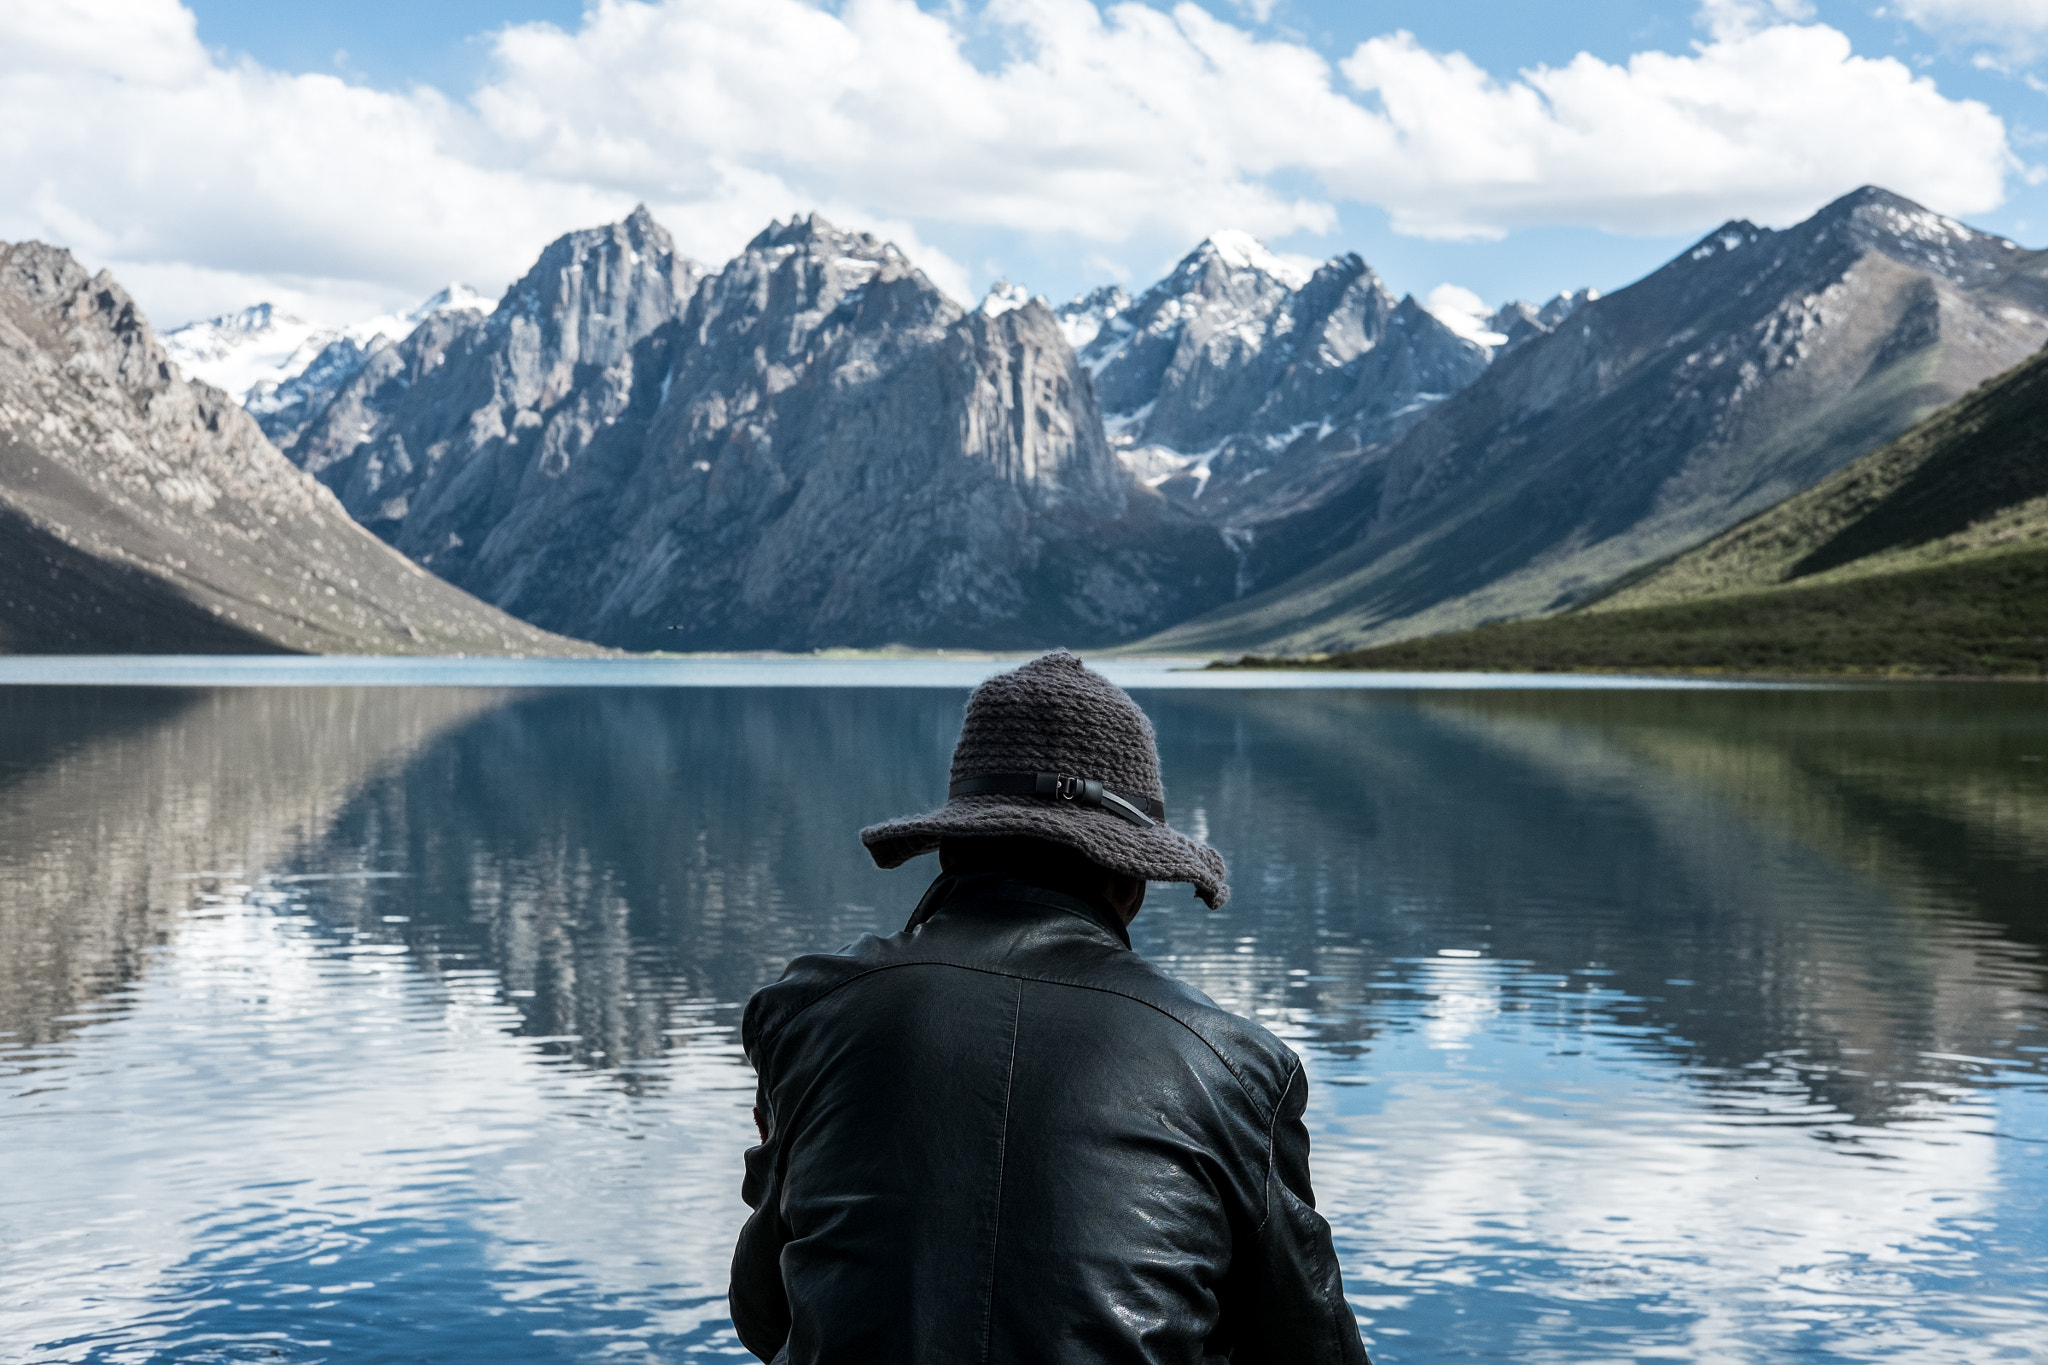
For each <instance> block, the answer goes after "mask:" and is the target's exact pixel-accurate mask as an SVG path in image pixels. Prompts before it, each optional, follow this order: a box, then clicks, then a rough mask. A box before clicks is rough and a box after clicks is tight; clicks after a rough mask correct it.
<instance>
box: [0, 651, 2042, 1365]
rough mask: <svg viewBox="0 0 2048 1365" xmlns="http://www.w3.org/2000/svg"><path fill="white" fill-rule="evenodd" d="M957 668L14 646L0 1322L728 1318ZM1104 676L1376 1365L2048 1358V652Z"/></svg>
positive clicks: (724, 1349)
mask: <svg viewBox="0 0 2048 1365" xmlns="http://www.w3.org/2000/svg"><path fill="white" fill-rule="evenodd" d="M250 680H251V679H243V681H250ZM254 680H255V681H261V680H262V679H261V678H257V679H254ZM295 680H296V681H300V682H308V681H318V680H319V679H318V678H317V677H311V676H309V677H301V678H297V679H295ZM755 681H759V680H758V679H756V680H755ZM955 681H959V680H955ZM1132 681H1134V682H1137V681H1142V679H1139V678H1133V679H1132ZM1153 681H1155V682H1157V681H1165V679H1162V678H1154V679H1153ZM964 696H965V693H964V691H963V690H962V689H961V688H960V687H959V686H951V687H942V688H930V689H918V688H877V687H844V686H842V687H762V686H751V687H689V688H637V689H636V688H605V689H592V688H576V689H569V690H558V691H552V692H537V691H519V690H483V689H475V688H460V687H432V688H423V687H411V688H390V687H386V688H374V687H355V688H348V687H333V688H329V687H314V686H299V687H247V686H243V687H234V688H220V689H203V688H187V689H152V688H142V687H126V688H87V687H64V688H57V687H28V686H17V687H7V688H0V1360H6V1361H10V1362H13V1361H35V1362H41V1361H170V1360H177V1361H292V1362H297V1361H347V1362H365V1361H407V1362H412V1361H437V1362H438V1361H465V1362H473V1361H491V1362H498V1361H505V1362H517V1361H527V1360H534V1361H542V1360H545V1361H555V1360H578V1361H598V1360H603V1361H636V1360H673V1359H682V1358H687V1357H690V1356H692V1355H720V1354H727V1355H729V1354H733V1353H736V1352H737V1351H738V1347H737V1345H736V1343H735V1342H734V1340H733V1337H732V1334H731V1331H730V1329H729V1327H728V1326H727V1323H726V1321H725V1316H724V1306H723V1302H722V1300H723V1294H724V1288H725V1266H726V1259H727V1256H728V1252H729V1247H730V1244H731V1239H732V1236H733V1234H734V1232H735V1231H736V1229H737V1228H738V1226H739V1223H740V1221H741V1216H742V1214H743V1213H744V1209H743V1207H742V1205H741V1204H740V1202H739V1199H738V1194H737V1190H738V1182H739V1174H740V1156H739V1154H740V1151H741V1150H742V1148H743V1147H744V1146H745V1144H746V1143H747V1142H748V1141H749V1140H750V1138H751V1125H750V1123H749V1120H748V1116H747V1105H748V1103H749V1101H750V1073H749V1072H748V1071H747V1070H746V1067H745V1063H744V1061H743V1059H742V1058H741V1056H740V1054H739V1050H738V1046H737V1041H736V1030H737V1025H738V1020H739V1011H740V1006H741V1003H742V1002H743V1001H744V1000H745V999H746V997H747V995H748V993H749V992H751V991H752V990H753V989H754V988H755V987H756V986H758V985H760V984H761V983H763V982H765V981H768V980H771V979H772V978H773V977H774V976H775V975H776V974H777V973H778V972H779V971H780V969H781V967H782V964H783V963H784V962H785V961H786V960H787V959H788V958H789V957H791V956H793V955H795V954H797V953H799V952H802V951H806V950H810V949H815V948H819V947H827V948H829V947H833V946H837V945H838V944H841V943H843V942H845V941H846V940H848V939H850V938H851V937H853V936H854V935H856V934H858V933H861V932H864V931H868V930H880V931H884V932H887V931H891V930H894V929H895V928H897V927H899V926H900V924H901V922H902V920H903V918H904V916H905V915H906V913H907V912H908V910H909V907H910V906H911V904H912V903H913V902H914V901H915V900H916V898H917V895H918V893H919V892H920V891H921V890H922V889H923V885H924V879H925V876H926V875H928V873H927V870H926V869H925V868H923V867H920V866H916V865H913V867H912V868H907V869H904V870H901V871H899V872H895V873H882V872H878V871H876V870H875V869H874V868H873V867H872V866H870V865H868V863H867V859H866V856H865V854H864V853H863V852H862V850H861V848H860V846H859V844H858V842H857V841H856V839H855V838H854V831H855V830H856V829H857V828H858V827H859V826H860V825H862V824H864V823H867V822H870V821H873V820H876V819H879V818H881V817H884V816H887V815H890V814H895V813H898V812H902V811H907V810H912V809H918V808H922V807H924V806H926V805H929V804H931V803H932V802H934V801H935V800H936V798H937V797H938V795H939V794H940V792H941V790H942V787H943V781H944V772H945V761H946V756H947V754H948V751H949V750H950V747H951V744H952V740H953V737H954V735H955V733H956V731H957V728H958V723H959V714H960V707H961V704H962V701H963V700H964ZM1139 696H1140V700H1141V701H1143V702H1144V703H1145V705H1146V706H1147V708H1148V709H1149V710H1150V711H1151V713H1152V715H1153V717H1154V720H1155V722H1156V723H1157V726H1158V730H1159V734H1160V740H1161V745H1162V749H1163V751H1164V756H1165V761H1166V767H1167V776H1168V782H1169V797H1170V800H1169V803H1168V804H1169V809H1170V811H1171V814H1172V818H1173V820H1174V822H1175V823H1176V824H1179V825H1181V826H1183V827H1186V828H1189V829H1192V830H1193V831H1195V832H1196V833H1198V834H1203V835H1205V836H1206V837H1207V838H1209V839H1210V840H1211V841H1213V842H1214V843H1215V844H1217V845H1218V846H1219V847H1220V848H1222V849H1223V850H1224V852H1225V853H1226V854H1227V855H1228V857H1229V858H1230V861H1231V865H1232V869H1233V873H1234V877H1233V880H1234V882H1235V885H1236V890H1237V898H1236V899H1235V900H1234V901H1232V903H1231V904H1230V905H1229V906H1228V907H1227V908H1226V909H1225V910H1224V911H1222V912H1210V911H1208V910H1206V909H1205V908H1204V907H1203V906H1202V905H1201V904H1200V903H1199V902H1197V901H1195V900H1194V899H1192V897H1191V896H1190V895H1188V893H1186V892H1185V891H1184V890H1182V889H1171V890H1169V889H1166V888H1158V889H1155V892H1154V896H1153V898H1152V900H1151V902H1150V904H1149V905H1148V907H1147V909H1146V911H1145V913H1144V914H1143V915H1142V916H1141V917H1140V918H1139V920H1138V921H1137V924H1136V925H1135V926H1134V932H1135V937H1136V940H1137V943H1138V946H1139V948H1140V950H1141V951H1144V952H1146V953H1148V954H1150V955H1152V956H1154V957H1155V958H1158V959H1161V960H1164V961H1166V962H1169V963H1170V964H1171V965H1172V969H1173V970H1175V971H1177V972H1178V973H1179V974H1181V975H1183V976H1185V977H1187V978H1189V979H1191V980H1192V981H1194V982H1195V983H1196V984H1197V985H1199V986H1200V987H1201V988H1202V989H1204V990H1206V991H1207V992H1208V993H1209V994H1211V995H1212V996H1214V997H1216V998H1217V999H1219V1000H1221V1001H1223V1002H1225V1003H1226V1004H1229V1005H1231V1006H1232V1007H1233V1008H1236V1009H1238V1010H1240V1011H1243V1012H1246V1013H1250V1014H1254V1015H1256V1016H1258V1017H1259V1018H1261V1019H1262V1020H1264V1021H1265V1022H1267V1023H1268V1024H1269V1025H1270V1026H1271V1027H1272V1028H1274V1029H1275V1030H1276V1031H1277V1032H1279V1033H1281V1034H1282V1035H1283V1036H1285V1037H1287V1038H1288V1039H1289V1040H1290V1041H1291V1042H1292V1043H1293V1044H1294V1046H1295V1047H1296V1048H1297V1049H1299V1050H1300V1051H1301V1052H1302V1053H1303V1054H1304V1055H1305V1056H1306V1057H1307V1058H1308V1060H1309V1064H1310V1067H1311V1069H1312V1072H1313V1075H1314V1077H1315V1082H1316V1085H1315V1089H1314V1091H1313V1093H1312V1097H1311V1103H1310V1109H1309V1120H1310V1124H1311V1127H1312V1129H1313V1131H1314V1134H1315V1156H1314V1162H1315V1174H1316V1184H1317V1189H1318V1193H1319V1196H1320V1200H1321V1204H1322V1207H1323V1208H1324V1211H1325V1212H1326V1213H1327V1214H1328V1215H1329V1217H1330V1219H1331V1221H1332V1223H1333V1224H1334V1225H1335V1227H1336V1229H1337V1238H1338V1245H1339V1249H1340V1251H1341V1253H1342V1255H1343V1258H1344V1262H1345V1265H1346V1268H1347V1271H1348V1273H1349V1276H1350V1278H1349V1289H1350V1292H1351V1295H1352V1298H1353V1302H1354V1303H1355V1304H1356V1305H1357V1307H1358V1311H1359V1317H1360V1320H1361V1322H1362V1323H1363V1324H1364V1326H1365V1331H1366V1335H1367V1338H1368V1341H1369V1342H1370V1344H1371V1346H1372V1348H1373V1352H1374V1354H1375V1356H1376V1358H1377V1359H1379V1360H1380V1361H1381V1362H1383V1365H1394V1363H1396V1362H1423V1361H1438V1360H1446V1359H1459V1358H1486V1359H1514V1360H1518V1361H1557V1362H1594V1361H1615V1360H1686V1361H1698V1362H1702V1363H1703V1365H1704V1363H1705V1362H1714V1365H1724V1363H1725V1362H1746V1361H1758V1362H1763V1361H1776V1360H1793V1359H1796V1360H1812V1361H1834V1360H1843V1361H1847V1360H1866V1359H1868V1360H1879V1359H1881V1360H1885V1361H1888V1362H1899V1361H1912V1362H1919V1361H1966V1360H1967V1361H1978V1360H1983V1361H1990V1360H2048V1074H2044V1072H2048V1067H2044V1057H2048V1028H2044V1024H2048V1008H2044V1006H2048V976H2044V970H2043V962H2042V947H2043V942H2044V939H2048V772H2044V768H2048V764H2044V763H2043V762H2042V761H2041V759H2042V757H2043V756H2044V755H2048V692H2044V691H2042V690H2040V689H2037V688H2029V687H2015V688H2011V689H1999V688H1988V687H1987V688H1973V689H1967V690H1965V689H1932V688H1895V689H1873V690H1847V691H1845V690H1826V691H1819V690H1816V691H1750V690H1699V691H1674V690H1647V691H1646V690H1610V691H1595V690H1574V691H1551V690H1505V691H1490V692H1464V691H1455V690H1435V691H1422V690H1406V689H1385V688H1383V689H1378V690H1372V691H1331V690H1323V691H1232V690H1147V691H1143V692H1140V693H1139Z"/></svg>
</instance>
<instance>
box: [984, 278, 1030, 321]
mask: <svg viewBox="0 0 2048 1365" xmlns="http://www.w3.org/2000/svg"><path fill="white" fill-rule="evenodd" d="M1029 302H1031V291H1030V290H1029V289H1026V288H1025V287H1024V286H1023V285H1021V284H1011V283H1010V282H1009V281H1008V280H997V281H996V282H995V283H994V284H992V285H990V286H989V287H988V297H987V298H984V299H983V300H982V301H981V314H982V316H983V317H989V318H999V317H1001V316H1002V315H1003V314H1005V313H1007V312H1009V311H1011V310H1012V309H1015V308H1022V307H1023V306H1024V305H1025V304H1027V303H1029Z"/></svg>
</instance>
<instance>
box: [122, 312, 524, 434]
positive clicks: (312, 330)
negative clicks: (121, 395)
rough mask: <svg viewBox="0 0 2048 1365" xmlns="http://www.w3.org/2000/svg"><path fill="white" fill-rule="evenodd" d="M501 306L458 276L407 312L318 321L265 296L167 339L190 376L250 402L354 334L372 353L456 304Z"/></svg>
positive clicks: (359, 347) (361, 348) (359, 346)
mask: <svg viewBox="0 0 2048 1365" xmlns="http://www.w3.org/2000/svg"><path fill="white" fill-rule="evenodd" d="M496 306H497V305H496V302H495V301H494V300H492V299H490V298H488V297H486V296H485V295H483V294H479V293H478V292H477V291H476V290H474V289H472V288H470V287H469V286H468V285H466V284H460V283H456V284H450V285H448V286H447V287H446V288H444V289H440V290H437V291H436V292H435V293H433V294H432V295H430V296H429V297H428V298H427V299H426V300H425V301H424V302H422V303H421V304H420V305H419V307H417V308H413V309H411V310H409V311H407V312H403V313H385V314H380V315H379V316H377V317H372V318H364V319H363V320H362V321H360V322H352V323H350V324H348V325H347V326H345V327H316V326H314V325H313V324H312V323H310V322H307V321H306V320H305V319H304V318H301V317H298V316H296V315H295V314H292V313H286V312H283V311H281V310H280V309H278V307H277V306H276V305H275V304H271V303H258V304H252V305H250V306H249V307H247V308H244V309H242V310H241V311H239V312H235V313H223V314H221V315H220V316H219V317H212V318H204V319H201V320H200V321H198V322H188V323H186V324H185V325H184V326H182V327H176V328H173V329H171V330H170V331H168V332H166V333H164V336H163V343H164V349H165V350H166V351H169V352H170V355H171V359H172V360H174V361H176V362H177V364H178V369H179V370H180V371H181V372H182V373H183V374H184V375H185V377H186V378H188V379H198V380H203V381H204V382H206V383H208V384H211V385H213V386H214V387H215V388H218V389H225V390H226V391H227V392H228V393H229V394H231V395H232V396H233V397H234V398H235V400H236V401H237V402H239V403H241V404H242V405H243V406H245V407H246V406H248V405H249V402H250V400H251V399H252V398H255V397H259V396H261V395H263V394H267V393H270V392H271V391H273V390H275V389H276V388H277V386H278V385H280V384H282V383H284V382H285V381H286V380H289V379H296V378H297V377H299V376H300V375H301V374H303V373H305V371H306V369H307V368H308V367H309V366H311V365H312V364H313V362H314V361H315V360H317V359H320V357H321V355H322V353H323V352H325V351H326V350H327V349H328V348H329V347H330V346H332V345H334V344H335V343H336V342H339V341H349V342H352V343H354V349H355V351H356V353H357V354H358V355H368V354H369V353H370V352H372V351H374V350H375V349H377V347H376V339H377V338H378V337H380V336H381V337H383V338H385V340H386V341H387V342H395V341H401V340H403V339H404V338H405V337H406V336H407V335H408V334H409V333H410V332H411V331H412V329H413V328H415V327H417V326H419V324H420V323H422V322H424V321H425V320H426V319H427V318H430V317H432V316H433V315H434V314H436V313H442V312H446V311H447V310H449V309H451V308H473V309H475V310H477V311H478V312H480V313H489V312H490V311H491V310H492V309H493V308H495V307H496Z"/></svg>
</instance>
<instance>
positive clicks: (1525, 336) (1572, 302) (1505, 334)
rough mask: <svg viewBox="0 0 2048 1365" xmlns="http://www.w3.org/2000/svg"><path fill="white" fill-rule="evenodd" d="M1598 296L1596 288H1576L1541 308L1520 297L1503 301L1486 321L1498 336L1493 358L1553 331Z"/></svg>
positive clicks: (1488, 326)
mask: <svg viewBox="0 0 2048 1365" xmlns="http://www.w3.org/2000/svg"><path fill="white" fill-rule="evenodd" d="M1599 297H1600V291H1599V290H1597V289H1575V290H1573V291H1572V292H1571V293H1569V294H1559V295H1558V296H1557V297H1556V298H1554V299H1552V300H1551V301H1550V302H1548V303H1546V304H1544V305H1543V306H1542V307H1540V308H1539V307H1537V306H1536V305H1535V304H1533V303H1525V302H1523V301H1522V300H1521V299H1515V300H1513V301H1512V302H1510V303H1505V304H1502V305H1501V306H1500V307H1499V308H1498V309H1496V310H1495V311H1494V314H1493V316H1492V317H1489V318H1488V319H1487V320H1486V330H1487V331H1488V332H1490V333H1492V334H1493V335H1494V336H1496V337H1498V338H1499V340H1498V341H1496V342H1495V343H1494V344H1493V354H1494V357H1495V359H1498V358H1499V357H1501V356H1504V355H1506V354H1507V353H1508V352H1509V351H1512V350H1514V349H1515V347H1517V346H1520V345H1521V344H1522V343H1523V342H1525V341H1530V340H1533V339H1534V338H1536V337H1540V336H1547V335H1548V334H1550V333H1551V332H1554V331H1556V330H1557V329H1558V328H1559V327H1560V326H1562V325H1563V324H1564V320H1565V319H1566V318H1568V317H1570V316H1571V315H1572V314H1573V313H1576V312H1578V311H1579V309H1581V308H1583V307H1585V306H1586V305H1587V304H1589V303H1591V302H1592V301H1593V300H1594V299H1597V298H1599Z"/></svg>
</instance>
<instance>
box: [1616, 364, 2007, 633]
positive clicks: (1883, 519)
mask: <svg viewBox="0 0 2048 1365" xmlns="http://www.w3.org/2000/svg"><path fill="white" fill-rule="evenodd" d="M2030 544H2038V545H2048V353H2043V354H2041V355H2037V356H2035V357H2033V358H2032V359H2030V360H2027V361H2025V362H2024V363H2022V364H2020V365H2018V366H2015V367H2014V368H2013V369H2011V370H2008V371H2007V372H2006V373H2004V374H2002V375H2000V376H1999V377H1998V378H1996V379H1993V380H1991V381H1989V382H1988V383H1985V384H1984V385H1982V386H1980V387H1979V388H1977V389H1976V390H1974V391H1973V392H1971V393H1969V394H1967V395H1965V396H1964V397H1963V398H1962V399H1960V400H1958V401H1957V402H1955V403H1952V404H1950V405H1949V406H1948V407H1947V408H1944V409H1943V410H1942V411H1940V412H1938V413H1936V414H1935V415H1934V416H1932V417H1930V418H1929V419H1928V420H1926V421H1925V422H1922V423H1921V424H1920V425H1918V426H1916V427H1914V428H1913V429H1912V430H1911V431H1909V432H1907V433H1906V434H1905V435H1904V436H1901V437H1900V438H1899V439H1898V440H1896V441H1893V442H1892V443H1891V444H1890V445H1887V446H1884V447H1883V448H1881V449H1879V450H1876V451H1873V452H1872V453H1871V454H1869V455H1867V456H1865V457H1864V458H1863V459H1861V460H1858V461H1856V462H1855V463H1854V464H1852V465H1849V466H1848V467H1847V468H1845V469H1843V470H1842V471H1841V472H1840V473H1837V474H1835V475H1834V476H1832V477H1830V478H1827V479H1824V480H1822V481H1821V482H1820V483H1818V484H1816V485H1814V487H1812V488H1810V489H1808V490H1807V491H1806V492H1804V493H1800V494H1796V495H1795V496H1793V497H1790V498H1787V499H1786V500H1785V501H1783V502H1781V503H1779V504H1777V505H1776V506H1775V507H1773V508H1771V509H1770V510H1768V511H1766V512H1764V513H1762V514H1760V515H1758V516H1756V517H1753V518H1751V519H1750V520H1749V521H1747V522H1745V523H1743V524H1742V525H1740V526H1737V527H1735V528H1734V529H1733V530H1730V531H1728V532H1727V533H1725V534H1723V535H1720V536H1717V537H1715V538H1714V539H1713V540H1710V541H1708V542H1707V543H1706V544H1704V545H1702V546H1700V547H1699V548H1697V549H1695V550H1692V551H1690V552H1688V553H1686V554H1683V555H1680V556H1679V557H1677V558H1676V559H1673V560H1671V561H1669V562H1668V563H1666V564H1664V565H1663V566H1661V567H1659V568H1656V569H1655V570H1653V571H1651V572H1649V573H1647V574H1643V575H1640V576H1639V577H1638V578H1637V579H1636V580H1634V581H1631V582H1626V583H1624V584H1623V585H1621V586H1619V587H1618V588H1617V589H1616V590H1615V591H1614V592H1612V593H1611V594H1609V595H1608V596H1606V597H1605V598H1603V599H1602V600H1601V601H1599V602H1596V603H1593V604H1591V605H1590V606H1589V607H1588V610H1589V611H1595V612H1601V611H1619V610H1626V609H1629V608H1634V607H1648V606H1659V605H1663V604H1666V603H1671V602H1685V601H1694V600H1697V599H1699V598H1703V597H1712V596H1720V595H1724V594H1728V593H1740V592H1754V591H1756V590H1758V589H1762V588H1771V587H1777V586H1781V585H1784V584H1789V583H1799V582H1805V583H1824V582H1829V581H1842V580H1845V579H1848V578H1860V577H1867V576H1869V575H1871V574H1881V573H1896V572H1899V571H1901V570H1905V569H1912V568H1924V567H1931V566H1933V565H1937V564H1942V563H1947V562H1953V561H1956V560H1963V559H1970V558H1975V557H1979V556H1982V555H1987V554H1998V553H2001V552H2003V551H2006V550H2011V549H2015V548H2019V547H2021V546H2025V545H2030Z"/></svg>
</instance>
